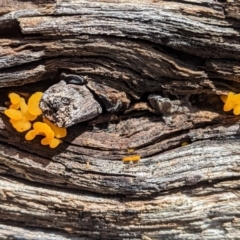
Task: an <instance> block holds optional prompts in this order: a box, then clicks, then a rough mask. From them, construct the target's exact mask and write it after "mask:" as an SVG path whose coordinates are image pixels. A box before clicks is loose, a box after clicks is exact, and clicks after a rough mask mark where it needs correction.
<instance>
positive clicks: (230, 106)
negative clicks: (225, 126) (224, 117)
mask: <svg viewBox="0 0 240 240" xmlns="http://www.w3.org/2000/svg"><path fill="white" fill-rule="evenodd" d="M220 98H221V100H222V101H223V102H224V106H223V110H224V111H225V112H228V111H231V110H233V114H234V115H239V114H240V94H235V93H233V92H229V93H228V95H221V96H220Z"/></svg>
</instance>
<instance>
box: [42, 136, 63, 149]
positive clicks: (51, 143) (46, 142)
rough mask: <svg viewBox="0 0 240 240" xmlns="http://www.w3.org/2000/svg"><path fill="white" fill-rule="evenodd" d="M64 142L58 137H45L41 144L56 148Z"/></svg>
mask: <svg viewBox="0 0 240 240" xmlns="http://www.w3.org/2000/svg"><path fill="white" fill-rule="evenodd" d="M61 142H62V140H60V139H57V138H52V139H51V138H43V139H42V140H41V144H42V145H49V146H50V148H55V147H57V146H58V145H59V144H60V143H61Z"/></svg>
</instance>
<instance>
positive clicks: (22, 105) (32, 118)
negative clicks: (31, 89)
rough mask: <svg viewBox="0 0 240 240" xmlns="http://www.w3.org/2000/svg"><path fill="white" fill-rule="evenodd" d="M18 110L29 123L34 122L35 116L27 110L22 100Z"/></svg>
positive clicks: (22, 99)
mask: <svg viewBox="0 0 240 240" xmlns="http://www.w3.org/2000/svg"><path fill="white" fill-rule="evenodd" d="M20 109H21V112H22V114H23V116H24V117H26V118H27V119H28V120H29V121H34V120H35V119H36V118H37V116H34V115H32V114H31V113H30V112H29V110H28V105H27V104H26V102H25V99H24V98H21V100H20Z"/></svg>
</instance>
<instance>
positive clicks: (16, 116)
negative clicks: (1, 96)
mask: <svg viewBox="0 0 240 240" xmlns="http://www.w3.org/2000/svg"><path fill="white" fill-rule="evenodd" d="M4 114H5V115H6V116H8V117H9V118H11V119H13V120H20V119H22V117H23V115H22V113H21V111H19V110H16V109H7V110H5V111H4Z"/></svg>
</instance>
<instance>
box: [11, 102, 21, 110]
mask: <svg viewBox="0 0 240 240" xmlns="http://www.w3.org/2000/svg"><path fill="white" fill-rule="evenodd" d="M9 108H10V109H15V110H18V109H19V108H20V103H17V104H11V105H10V106H9Z"/></svg>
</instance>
